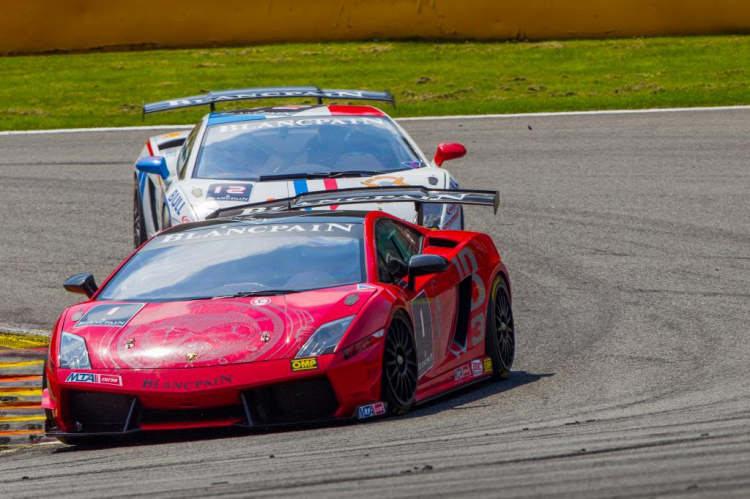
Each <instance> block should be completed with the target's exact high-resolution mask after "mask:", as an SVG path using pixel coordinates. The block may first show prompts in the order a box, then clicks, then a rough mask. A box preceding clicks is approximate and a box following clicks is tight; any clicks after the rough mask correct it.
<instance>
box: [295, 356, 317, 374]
mask: <svg viewBox="0 0 750 499" xmlns="http://www.w3.org/2000/svg"><path fill="white" fill-rule="evenodd" d="M317 368H318V359H316V358H315V357H310V358H307V359H292V372H299V371H314V370H316V369H317Z"/></svg>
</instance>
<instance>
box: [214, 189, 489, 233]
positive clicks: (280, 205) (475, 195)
mask: <svg viewBox="0 0 750 499" xmlns="http://www.w3.org/2000/svg"><path fill="white" fill-rule="evenodd" d="M362 203H414V205H415V206H416V210H417V223H418V224H420V225H421V224H422V205H424V204H431V203H439V204H467V205H478V206H492V207H493V208H494V210H495V213H497V208H498V206H499V204H500V194H499V192H498V191H480V190H468V189H458V190H454V189H428V188H426V187H412V186H399V187H362V188H354V189H339V190H334V191H318V192H308V193H305V194H300V195H298V196H294V197H291V198H284V199H277V200H274V201H267V202H264V203H252V204H243V205H240V206H233V207H231V208H222V209H220V210H216V211H214V212H213V213H211V214H210V215H208V216H207V217H206V219H207V220H209V219H214V218H222V217H239V216H247V215H257V214H263V213H274V212H281V211H294V210H304V209H306V208H319V207H323V206H333V205H347V204H362Z"/></svg>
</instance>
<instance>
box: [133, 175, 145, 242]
mask: <svg viewBox="0 0 750 499" xmlns="http://www.w3.org/2000/svg"><path fill="white" fill-rule="evenodd" d="M146 239H147V237H146V222H145V221H144V220H143V206H142V205H141V195H140V193H139V192H138V183H137V182H136V184H135V186H134V188H133V245H134V246H135V247H136V248H137V247H139V246H140V245H141V244H143V243H145V242H146Z"/></svg>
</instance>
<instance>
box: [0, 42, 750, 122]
mask: <svg viewBox="0 0 750 499" xmlns="http://www.w3.org/2000/svg"><path fill="white" fill-rule="evenodd" d="M749 81H750V36H715V37H690V38H651V39H618V40H604V41H597V40H584V41H559V42H558V41H552V42H540V43H505V42H503V43H440V44H436V43H427V42H424V43H422V42H409V43H400V42H378V43H375V42H371V43H346V44H343V43H341V44H339V43H328V44H289V45H269V46H256V47H249V48H228V49H226V48H220V49H186V50H172V51H166V50H157V51H148V52H119V53H115V52H109V53H89V54H65V55H44V56H27V57H4V58H0V117H1V118H2V122H1V124H0V129H2V130H23V129H43V128H69V127H97V126H127V125H140V124H142V122H141V104H142V103H143V102H144V101H149V102H150V101H156V100H162V99H168V98H175V97H183V96H188V95H195V94H200V93H204V92H206V91H208V90H220V89H228V88H242V87H252V86H271V85H306V84H313V85H319V86H321V87H334V88H366V89H373V90H380V89H389V90H391V91H392V92H393V93H394V94H395V95H396V101H397V104H398V107H397V108H396V109H387V111H388V112H389V113H390V114H392V115H393V116H429V115H449V114H483V113H520V112H541V111H577V110H589V109H641V108H652V107H685V106H719V105H737V104H750V88H749V87H748V82H749ZM262 104H263V103H257V104H253V103H249V104H247V106H254V105H262ZM205 112H206V108H200V109H198V110H196V109H192V110H187V111H178V112H172V113H162V114H157V115H151V116H149V117H147V118H146V123H147V124H165V123H169V124H176V123H193V122H195V121H197V120H198V119H199V117H200V116H202V114H203V113H205Z"/></svg>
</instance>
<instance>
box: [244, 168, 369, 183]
mask: <svg viewBox="0 0 750 499" xmlns="http://www.w3.org/2000/svg"><path fill="white" fill-rule="evenodd" d="M381 173H382V172H374V171H370V170H347V171H343V172H326V173H285V174H283V175H261V176H260V177H258V181H260V182H262V181H264V180H292V179H296V178H313V179H314V178H341V177H366V176H371V175H380V174H381Z"/></svg>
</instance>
